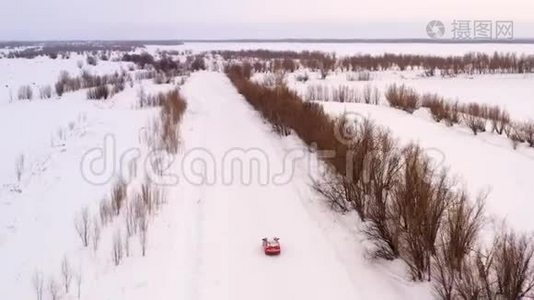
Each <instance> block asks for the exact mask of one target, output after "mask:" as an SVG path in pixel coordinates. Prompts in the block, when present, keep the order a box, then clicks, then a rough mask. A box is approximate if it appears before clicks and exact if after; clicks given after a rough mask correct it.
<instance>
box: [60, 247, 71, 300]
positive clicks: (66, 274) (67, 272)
mask: <svg viewBox="0 0 534 300" xmlns="http://www.w3.org/2000/svg"><path fill="white" fill-rule="evenodd" d="M72 275H73V272H72V267H71V266H70V263H69V260H68V259H67V257H66V256H65V257H63V260H62V261H61V278H62V279H63V286H64V287H65V293H67V294H68V293H69V290H70V283H71V282H72Z"/></svg>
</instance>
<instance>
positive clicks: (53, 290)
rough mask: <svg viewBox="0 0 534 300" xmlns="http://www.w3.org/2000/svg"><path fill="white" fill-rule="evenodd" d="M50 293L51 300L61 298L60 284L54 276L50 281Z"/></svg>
mask: <svg viewBox="0 0 534 300" xmlns="http://www.w3.org/2000/svg"><path fill="white" fill-rule="evenodd" d="M48 294H49V295H50V299H51V300H58V299H59V285H58V283H57V282H56V280H55V279H54V278H53V277H51V278H50V280H49V281H48Z"/></svg>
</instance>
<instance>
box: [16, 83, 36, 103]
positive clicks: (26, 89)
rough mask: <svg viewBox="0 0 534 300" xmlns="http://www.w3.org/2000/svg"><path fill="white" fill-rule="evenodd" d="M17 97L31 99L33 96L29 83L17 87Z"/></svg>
mask: <svg viewBox="0 0 534 300" xmlns="http://www.w3.org/2000/svg"><path fill="white" fill-rule="evenodd" d="M18 98H19V100H32V98H33V90H32V87H31V86H29V85H23V86H21V87H19V92H18Z"/></svg>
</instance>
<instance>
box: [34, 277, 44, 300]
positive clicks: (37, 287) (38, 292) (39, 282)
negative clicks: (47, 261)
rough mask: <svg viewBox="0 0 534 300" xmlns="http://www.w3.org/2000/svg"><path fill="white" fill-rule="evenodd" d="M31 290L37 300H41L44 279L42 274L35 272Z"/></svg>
mask: <svg viewBox="0 0 534 300" xmlns="http://www.w3.org/2000/svg"><path fill="white" fill-rule="evenodd" d="M32 284H33V289H34V291H35V296H36V298H37V300H43V290H44V278H43V273H41V272H39V271H36V272H35V273H34V274H33V278H32Z"/></svg>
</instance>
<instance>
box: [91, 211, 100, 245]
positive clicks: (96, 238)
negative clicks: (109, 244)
mask: <svg viewBox="0 0 534 300" xmlns="http://www.w3.org/2000/svg"><path fill="white" fill-rule="evenodd" d="M100 234H101V228H100V222H99V221H98V218H96V217H95V218H94V220H93V234H92V235H91V237H92V241H93V250H94V251H95V252H96V250H98V245H99V243H100Z"/></svg>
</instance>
